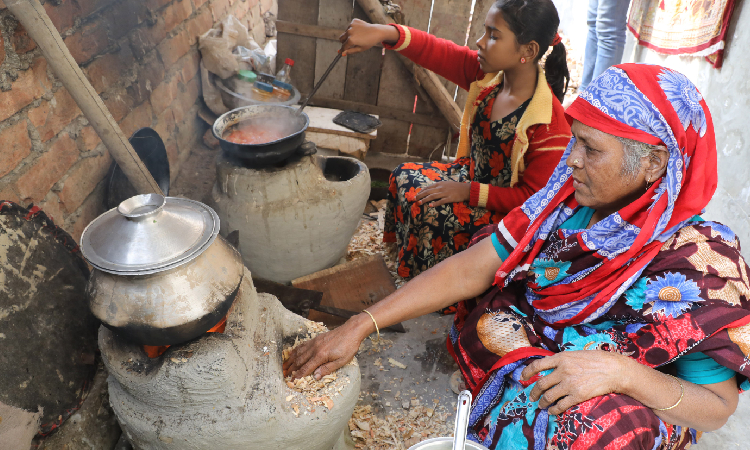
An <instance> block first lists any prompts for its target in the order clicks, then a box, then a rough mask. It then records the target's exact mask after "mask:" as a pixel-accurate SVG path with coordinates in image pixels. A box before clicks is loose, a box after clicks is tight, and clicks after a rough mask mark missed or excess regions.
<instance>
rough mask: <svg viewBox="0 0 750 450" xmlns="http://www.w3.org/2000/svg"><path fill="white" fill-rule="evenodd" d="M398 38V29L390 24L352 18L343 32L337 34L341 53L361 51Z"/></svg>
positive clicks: (349, 53)
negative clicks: (339, 34)
mask: <svg viewBox="0 0 750 450" xmlns="http://www.w3.org/2000/svg"><path fill="white" fill-rule="evenodd" d="M398 39H399V33H398V30H397V29H396V28H395V27H393V26H391V25H379V24H372V23H367V22H365V21H363V20H359V19H354V20H352V23H351V24H349V28H347V29H346V31H345V32H344V34H342V35H341V36H339V41H340V42H341V44H342V45H341V55H342V56H347V55H353V54H355V53H359V52H363V51H365V50H367V49H369V48H371V47H373V46H375V45H378V44H380V43H381V42H390V43H396V42H398Z"/></svg>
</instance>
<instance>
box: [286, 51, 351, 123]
mask: <svg viewBox="0 0 750 450" xmlns="http://www.w3.org/2000/svg"><path fill="white" fill-rule="evenodd" d="M339 59H341V51H339V53H338V54H337V55H336V57H335V58H333V62H332V63H331V65H330V66H328V68H327V69H326V71H325V72H324V73H323V76H322V77H320V79H319V80H318V82H317V83H315V87H313V89H312V91H310V93H309V94H307V98H306V99H305V101H304V102H302V106H300V107H299V109H298V110H297V114H302V110H303V109H305V106H307V102H309V101H310V98H312V96H313V94H315V91H317V90H318V88H319V87H320V85H321V84H323V81H325V79H326V78H328V74H329V73H331V70H333V66H335V65H336V63H337V62H339Z"/></svg>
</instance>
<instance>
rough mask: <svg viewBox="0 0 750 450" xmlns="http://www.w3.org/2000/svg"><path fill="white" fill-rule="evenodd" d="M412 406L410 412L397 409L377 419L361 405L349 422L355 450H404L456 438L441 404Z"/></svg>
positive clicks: (369, 407) (370, 410)
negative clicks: (445, 437) (433, 439)
mask: <svg viewBox="0 0 750 450" xmlns="http://www.w3.org/2000/svg"><path fill="white" fill-rule="evenodd" d="M434 401H435V402H437V400H434ZM412 404H413V405H414V406H411V407H410V408H409V409H408V410H394V411H393V412H392V413H391V414H388V415H386V416H385V417H378V416H376V415H375V414H374V413H373V412H372V407H371V406H370V405H366V406H359V405H358V406H357V407H356V408H355V409H354V414H352V418H351V419H349V430H350V431H351V434H352V438H354V443H355V447H356V448H361V449H367V450H386V449H389V450H392V449H401V450H405V449H408V448H409V447H411V446H412V445H415V444H417V443H419V442H421V441H424V440H426V439H431V438H436V437H441V436H452V435H453V427H452V426H449V425H448V413H447V412H446V411H445V408H443V406H442V405H437V404H434V405H432V407H428V406H422V405H419V402H418V401H416V402H415V401H414V400H412Z"/></svg>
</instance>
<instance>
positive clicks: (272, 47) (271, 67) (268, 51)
mask: <svg viewBox="0 0 750 450" xmlns="http://www.w3.org/2000/svg"><path fill="white" fill-rule="evenodd" d="M263 53H264V54H265V55H266V58H267V60H268V61H267V65H268V72H265V73H270V74H271V75H273V74H275V73H276V39H269V40H268V42H266V46H265V47H264V48H263Z"/></svg>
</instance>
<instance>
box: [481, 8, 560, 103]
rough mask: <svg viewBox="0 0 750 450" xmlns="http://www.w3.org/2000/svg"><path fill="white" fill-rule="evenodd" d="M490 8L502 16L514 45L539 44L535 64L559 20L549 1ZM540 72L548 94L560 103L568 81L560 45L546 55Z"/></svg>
mask: <svg viewBox="0 0 750 450" xmlns="http://www.w3.org/2000/svg"><path fill="white" fill-rule="evenodd" d="M494 6H495V7H496V8H497V9H499V10H500V12H502V14H503V19H505V22H507V24H508V27H509V28H510V31H512V32H513V34H515V35H516V41H517V42H518V44H520V45H523V44H528V43H529V42H531V41H536V43H537V44H539V54H538V55H537V56H536V60H535V62H536V61H538V60H539V59H540V58H541V57H542V56H543V55H544V53H546V51H547V48H549V46H550V45H551V44H552V40H553V39H554V38H555V34H557V27H558V26H559V25H560V17H559V16H558V15H557V9H556V8H555V5H554V4H553V3H552V0H498V1H497V2H495V5H494ZM544 72H545V74H546V75H547V82H548V83H549V85H550V87H551V88H552V93H553V94H555V97H557V98H558V100H560V102H562V101H563V98H564V97H565V91H567V90H568V82H569V81H570V71H569V70H568V59H567V52H566V51H565V45H564V44H563V43H562V42H560V43H558V44H557V45H555V46H554V47H552V51H551V52H550V54H549V55H547V60H546V61H545V63H544Z"/></svg>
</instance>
